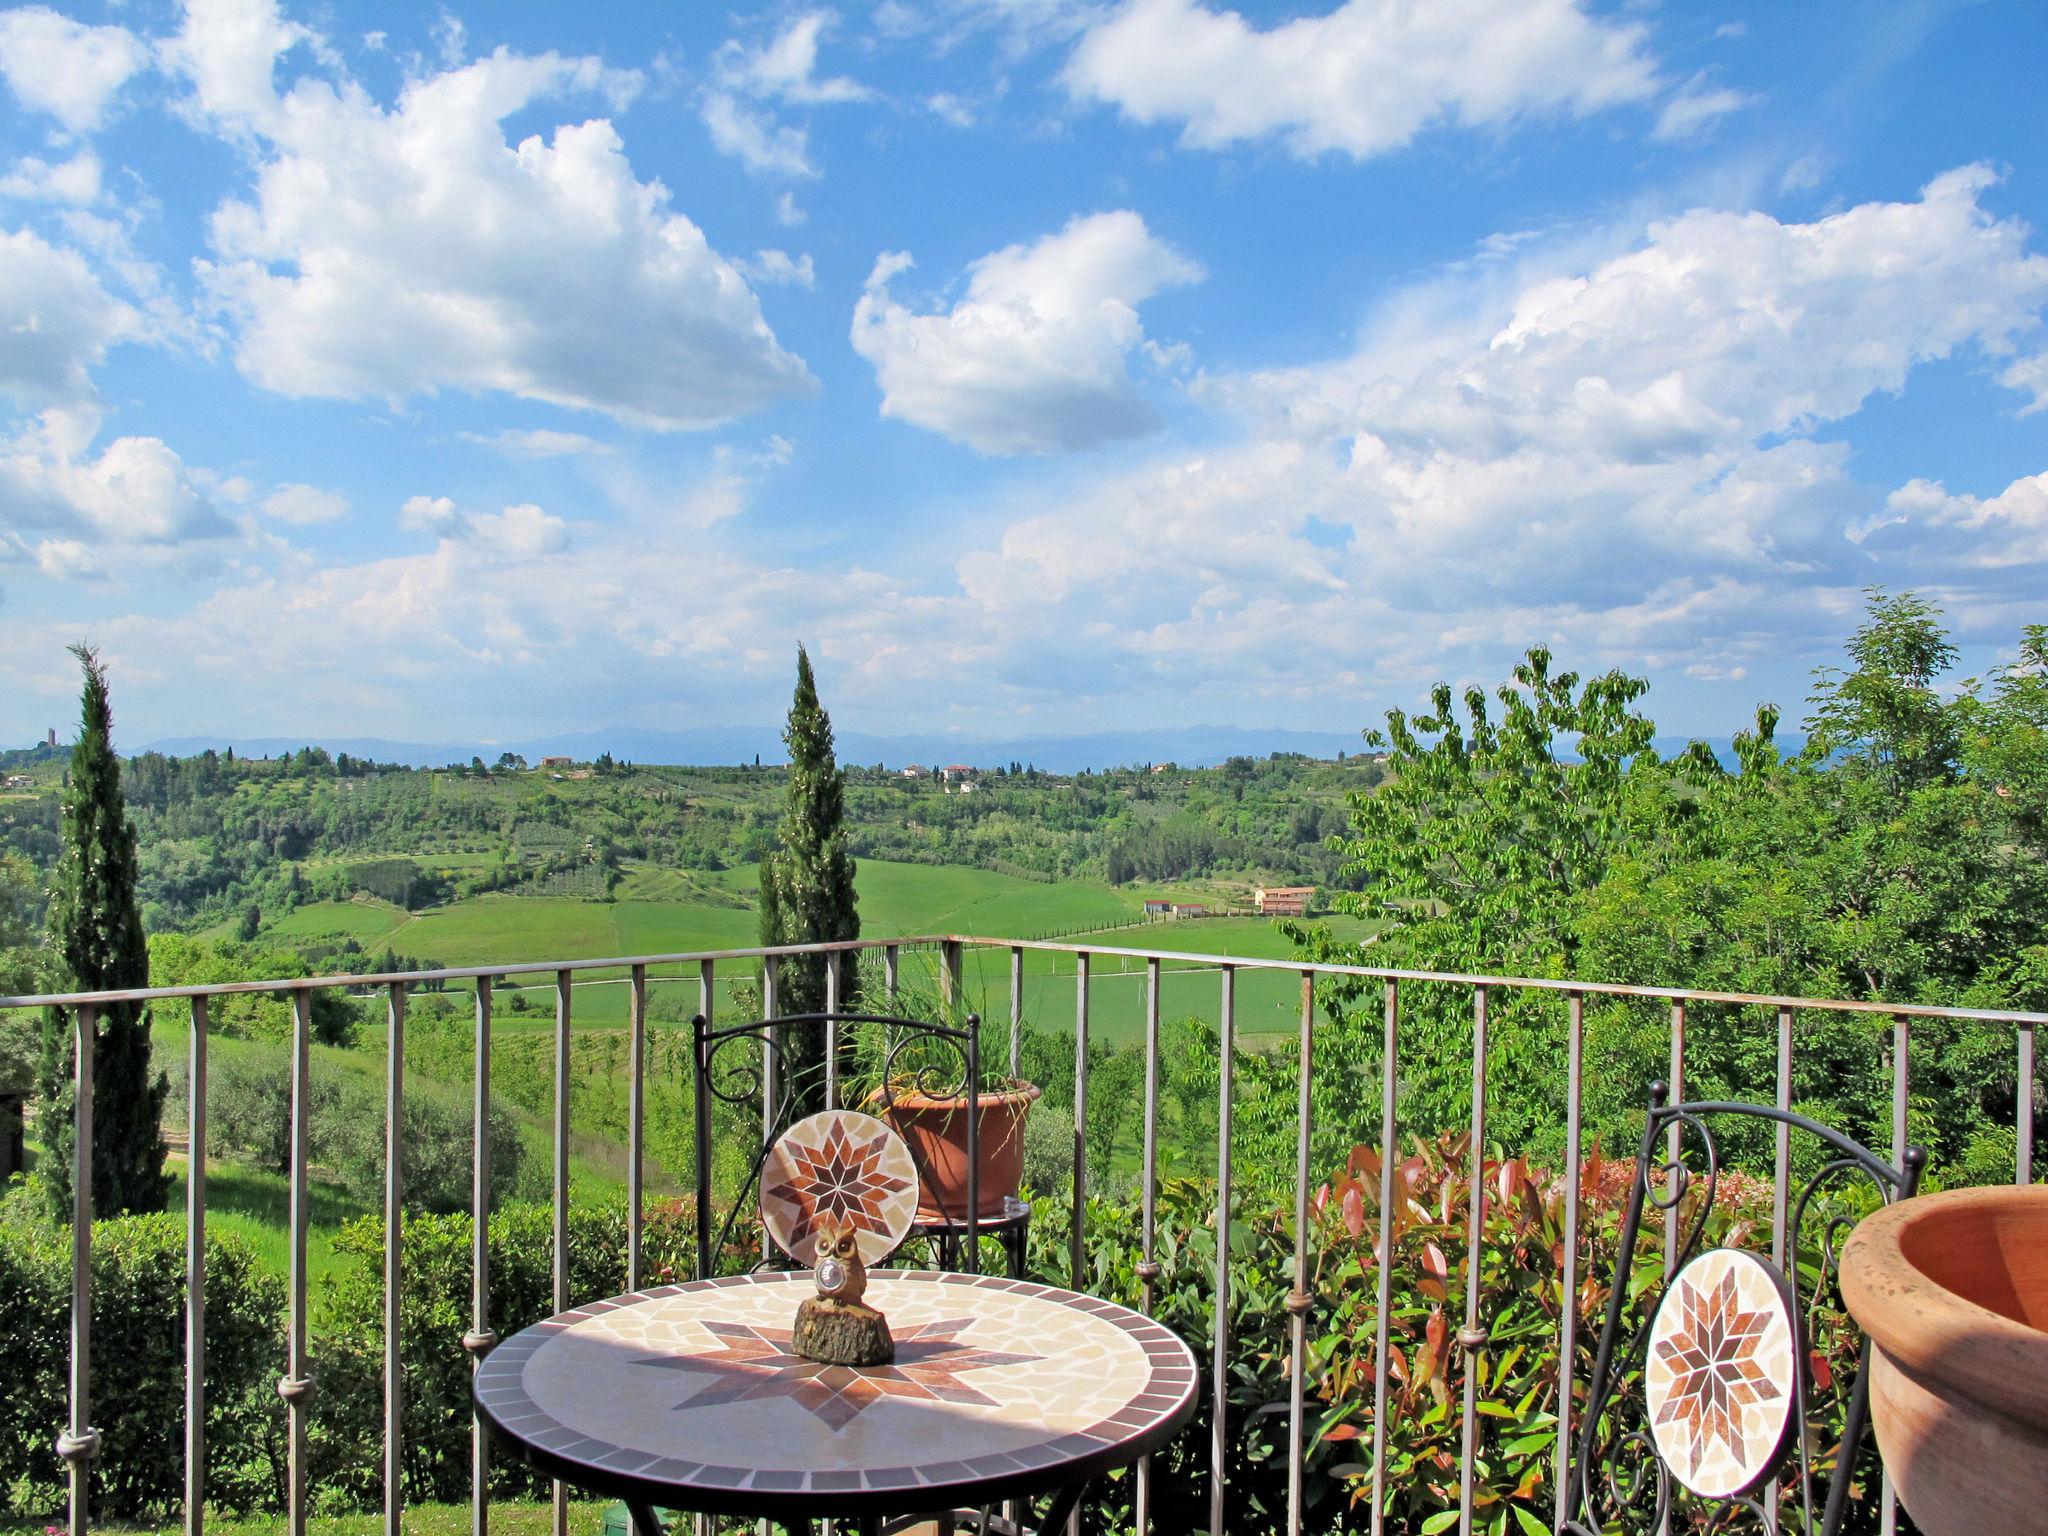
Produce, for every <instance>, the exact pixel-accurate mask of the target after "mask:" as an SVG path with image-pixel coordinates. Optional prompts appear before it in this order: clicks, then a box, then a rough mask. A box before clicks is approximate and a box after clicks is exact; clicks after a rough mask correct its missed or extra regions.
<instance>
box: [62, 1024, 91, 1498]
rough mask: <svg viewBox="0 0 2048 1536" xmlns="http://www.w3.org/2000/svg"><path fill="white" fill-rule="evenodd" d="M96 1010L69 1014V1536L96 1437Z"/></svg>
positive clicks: (65, 1436)
mask: <svg viewBox="0 0 2048 1536" xmlns="http://www.w3.org/2000/svg"><path fill="white" fill-rule="evenodd" d="M98 1033H99V1010H98V1009H97V1008H95V1007H93V1005H92V1004H90V1003H81V1004H79V1005H78V1006H77V1007H75V1008H73V1009H72V1010H71V1052H72V1061H71V1070H72V1078H71V1423H70V1426H69V1427H68V1428H66V1429H65V1431H64V1432H63V1433H62V1434H60V1435H59V1436H58V1437H57V1454H58V1455H59V1456H61V1457H63V1458H64V1461H65V1463H66V1465H67V1466H68V1467H69V1468H70V1471H71V1536H86V1531H87V1529H88V1528H89V1526H90V1524H91V1517H90V1514H89V1511H88V1508H87V1499H88V1495H89V1494H90V1492H91V1487H92V1459H93V1457H94V1456H96V1455H98V1454H99V1449H100V1432H99V1431H98V1430H96V1429H94V1428H93V1427H92V1426H91V1424H90V1422H89V1420H90V1418H91V1414H92V1065H93V1063H92V1058H93V1047H94V1045H95V1043H96V1041H97V1036H98Z"/></svg>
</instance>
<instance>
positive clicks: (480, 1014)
mask: <svg viewBox="0 0 2048 1536" xmlns="http://www.w3.org/2000/svg"><path fill="white" fill-rule="evenodd" d="M474 1114H475V1120H474V1123H473V1124H472V1126H471V1128H470V1147H471V1151H472V1162H471V1167H470V1184H469V1211H470V1247H469V1331H468V1332H467V1333H465V1334H464V1335H463V1336H462V1347H463V1348H464V1349H466V1350H468V1351H469V1362H470V1374H471V1375H472V1376H474V1375H475V1374H476V1370H477V1367H479V1366H481V1365H482V1364H483V1363H484V1356H485V1355H487V1354H489V1353H490V1352H491V1346H492V1345H494V1344H496V1343H497V1342H498V1336H497V1334H495V1333H493V1332H492V1331H491V978H490V977H488V976H479V977H478V978H477V979H476V1103H475V1110H474ZM469 1478H470V1483H469V1528H470V1536H489V1533H490V1522H491V1441H490V1432H489V1430H487V1429H486V1428H485V1427H484V1419H483V1414H482V1413H480V1412H478V1411H477V1410H476V1408H475V1407H474V1406H472V1407H471V1410H470V1425H469Z"/></svg>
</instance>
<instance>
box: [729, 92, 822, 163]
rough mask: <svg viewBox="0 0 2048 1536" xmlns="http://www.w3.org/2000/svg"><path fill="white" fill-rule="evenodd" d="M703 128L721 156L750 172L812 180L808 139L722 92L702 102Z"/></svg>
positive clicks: (795, 130) (804, 133) (802, 131)
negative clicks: (708, 130) (708, 131)
mask: <svg viewBox="0 0 2048 1536" xmlns="http://www.w3.org/2000/svg"><path fill="white" fill-rule="evenodd" d="M704 126H705V127H706V128H708V129H710V130H711V142H712V143H713V144H714V145H716V146H717V147H718V150H719V152H720V153H721V154H726V155H730V156H732V158H733V159H735V160H737V161H739V162H740V163H741V164H742V165H744V166H746V168H747V169H748V170H750V171H755V172H764V173H768V174H773V175H777V176H815V175H817V174H818V172H817V168H816V167H815V166H813V165H812V164H811V151H810V135H809V134H807V133H806V132H805V131H804V130H803V129H801V128H792V127H790V126H789V125H788V124H787V123H778V122H776V121H775V120H774V118H773V117H771V116H770V115H769V114H768V113H767V112H765V111H761V110H759V109H757V108H754V107H750V106H747V105H745V104H744V103H742V102H741V101H739V100H738V98H736V97H734V96H732V95H731V94H730V93H728V92H725V91H712V92H711V93H709V94H708V95H707V96H705V98H704Z"/></svg>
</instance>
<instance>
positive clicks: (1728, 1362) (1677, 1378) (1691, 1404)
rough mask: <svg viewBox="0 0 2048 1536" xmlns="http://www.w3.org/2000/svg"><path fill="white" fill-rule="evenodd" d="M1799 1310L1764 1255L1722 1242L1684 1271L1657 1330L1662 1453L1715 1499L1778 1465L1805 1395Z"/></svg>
mask: <svg viewBox="0 0 2048 1536" xmlns="http://www.w3.org/2000/svg"><path fill="white" fill-rule="evenodd" d="M1792 1339H1793V1328H1792V1318H1791V1309H1790V1307H1789V1305H1788V1303H1787V1300H1786V1296H1785V1292H1784V1289H1783V1287H1782V1284H1781V1282H1780V1281H1779V1280H1778V1277H1777V1274H1776V1272H1775V1271H1773V1270H1772V1269H1771V1268H1770V1267H1769V1266H1768V1265H1766V1264H1765V1263H1764V1262H1763V1261H1762V1260H1761V1259H1759V1258H1758V1257H1757V1256H1756V1255H1754V1254H1751V1253H1745V1252H1742V1251H1741V1250H1739V1249H1729V1248H1717V1249H1714V1250H1712V1251H1710V1252H1707V1253H1703V1254H1701V1255H1700V1256H1699V1257H1698V1258H1696V1259H1694V1260H1693V1261H1692V1262H1691V1263H1690V1264H1688V1265H1686V1267H1685V1268H1684V1269H1683V1270H1681V1271H1680V1272H1679V1273H1678V1275H1677V1276H1676V1277H1675V1278H1674V1279H1673V1280H1672V1282H1671V1285H1670V1288H1669V1289H1668V1290H1666V1292H1665V1293H1664V1299H1663V1301H1662V1302H1661V1303H1660V1304H1659V1306H1658V1308H1657V1317H1656V1321H1655V1322H1654V1323H1653V1324H1652V1326H1651V1329H1650V1353H1649V1358H1648V1360H1647V1362H1646V1366H1645V1371H1644V1398H1645V1402H1646V1403H1647V1405H1648V1408H1649V1414H1650V1426H1651V1432H1652V1434H1653V1435H1654V1436H1655V1438H1656V1442H1657V1450H1658V1453H1659V1454H1660V1455H1661V1456H1662V1457H1663V1458H1664V1461H1665V1463H1666V1465H1668V1466H1669V1467H1670V1468H1671V1471H1672V1474H1673V1476H1675V1477H1676V1478H1677V1479H1678V1480H1679V1482H1681V1483H1683V1484H1684V1485H1685V1486H1686V1487H1687V1488H1689V1489H1691V1490H1692V1491H1693V1492H1694V1493H1696V1494H1699V1495H1701V1496H1703V1497H1706V1498H1729V1497H1733V1496H1734V1495H1736V1494H1739V1493H1743V1492H1745V1491H1747V1490H1748V1489H1750V1488H1752V1487H1754V1486H1755V1485H1756V1484H1757V1483H1758V1482H1760V1481H1762V1480H1763V1479H1764V1478H1765V1477H1767V1476H1769V1475H1770V1473H1771V1472H1772V1470H1774V1468H1775V1467H1776V1465H1777V1463H1778V1461H1779V1459H1780V1458H1781V1457H1782V1455H1783V1452H1784V1450H1785V1448H1786V1445H1787V1443H1788V1438H1789V1437H1788V1435H1787V1433H1786V1431H1787V1429H1788V1428H1789V1424H1790V1420H1791V1416H1792V1412H1793V1409H1794V1406H1795V1404H1796V1401H1797V1394H1796V1393H1795V1391H1794V1386H1795V1379H1794V1376H1793V1371H1794V1368H1795V1367H1794V1359H1795V1356H1794V1351H1793V1346H1792Z"/></svg>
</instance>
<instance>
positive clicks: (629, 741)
mask: <svg viewBox="0 0 2048 1536" xmlns="http://www.w3.org/2000/svg"><path fill="white" fill-rule="evenodd" d="M837 736H838V751H839V760H840V761H841V762H844V763H863V764H866V763H881V764H883V765H885V766H887V767H890V768H902V767H905V766H908V765H909V764H911V763H920V764H923V765H924V766H926V767H943V766H945V765H946V764H949V763H965V764H967V765H968V766H969V767H973V768H994V767H997V766H999V765H1006V764H1009V763H1013V762H1014V763H1024V764H1027V765H1030V766H1033V767H1036V768H1040V769H1043V770H1045V771H1047V772H1049V773H1078V772H1080V771H1081V770H1082V769H1084V768H1088V769H1102V768H1117V767H1124V766H1127V765H1131V764H1136V763H1179V764H1181V765H1182V766H1183V767H1188V768H1213V767H1214V766H1215V765H1216V764H1218V763H1220V762H1222V761H1223V760H1224V759H1225V758H1228V757H1241V756H1242V757H1266V756H1269V755H1270V754H1272V753H1274V752H1299V753H1302V754H1303V755H1305V756H1308V757H1319V758H1333V757H1335V756H1336V755H1337V754H1338V753H1339V752H1343V753H1347V754H1351V755H1356V754H1357V753H1360V752H1363V751H1365V750H1367V748H1366V745H1365V742H1364V739H1363V738H1362V737H1361V736H1360V735H1358V734H1357V733H1356V732H1350V733H1346V732H1341V731H1287V730H1265V731H1261V730H1250V729H1246V728H1243V727H1239V726H1224V725H1194V726H1179V727H1176V728H1174V729H1171V730H1159V731H1103V732H1097V733H1095V734H1092V735H1072V736H1020V737H1016V738H1014V739H1012V740H1008V741H984V740H977V739H974V738H969V737H962V736H951V735H943V734H941V735H904V736H879V735H875V734H872V733H870V732H866V731H841V732H839V733H837ZM1688 739H1689V738H1687V737H1684V736H1660V737H1658V738H1657V741H1656V747H1657V750H1658V752H1660V753H1662V754H1664V755H1665V756H1669V755H1670V754H1672V753H1674V752H1677V751H1679V750H1681V749H1682V748H1683V747H1684V746H1685V744H1686V742H1687V740H1688ZM1707 744H1708V745H1709V746H1711V747H1712V748H1713V749H1714V751H1715V753H1716V754H1717V755H1718V756H1719V757H1720V758H1721V760H1722V761H1723V762H1724V763H1726V764H1728V765H1729V766H1730V767H1733V766H1734V761H1735V760H1734V754H1733V751H1732V750H1731V747H1730V743H1729V741H1728V738H1726V737H1708V738H1707ZM1782 745H1783V746H1784V747H1785V749H1786V750H1788V751H1790V750H1795V749H1796V748H1797V746H1798V742H1797V741H1796V740H1786V741H1784V742H1783V743H1782ZM305 746H317V747H325V748H326V749H327V750H328V751H329V752H346V753H348V754H349V755H350V756H351V757H366V758H370V759H373V760H374V761H376V762H380V763H404V764H406V765H408V766H410V767H415V768H438V767H441V766H443V765H444V764H447V763H466V762H468V761H469V760H470V759H471V758H472V757H481V758H482V759H483V760H484V761H485V762H487V763H488V762H493V761H495V760H496V759H497V757H498V755H499V754H500V753H502V752H516V753H518V754H519V755H520V756H521V757H523V758H525V759H526V760H527V761H528V762H529V763H538V762H539V761H540V760H541V758H543V757H573V758H575V759H576V760H578V761H579V762H583V761H588V760H589V759H591V758H594V757H596V756H597V755H598V754H599V753H601V752H610V753H611V755H612V756H613V757H616V758H622V759H626V760H628V761H631V762H636V763H673V764H686V765H693V766H710V765H717V764H728V763H751V762H753V761H754V759H755V758H756V756H758V757H759V758H760V760H761V761H762V762H764V763H779V762H781V761H782V760H783V745H782V734H781V728H780V727H779V726H772V725H764V726H710V727H705V728H701V729H697V730H688V731H656V730H647V729H643V728H640V727H636V726H619V727H615V728H613V729H610V730H600V731H575V732H567V733H564V734H562V735H559V736H536V737H531V738H528V739H525V740H520V741H500V742H489V743H485V742H475V741H467V742H464V741H451V742H417V741H388V740H385V739H384V738H382V737H375V736H255V737H239V736H238V737H228V736H171V737H165V738H163V739H161V740H157V741H152V742H148V743H146V744H145V745H144V746H142V747H141V748H138V749H133V750H140V751H145V752H165V753H170V754H172V755H175V756H179V757H189V756H191V755H192V754H194V753H197V752H203V751H205V750H206V749H207V748H209V747H211V748H213V749H214V750H216V751H225V750H226V749H227V748H229V747H233V748H234V749H235V754H236V755H237V756H238V757H275V756H277V755H279V754H280V753H284V752H296V751H297V750H298V749H299V748H300V747H305Z"/></svg>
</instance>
